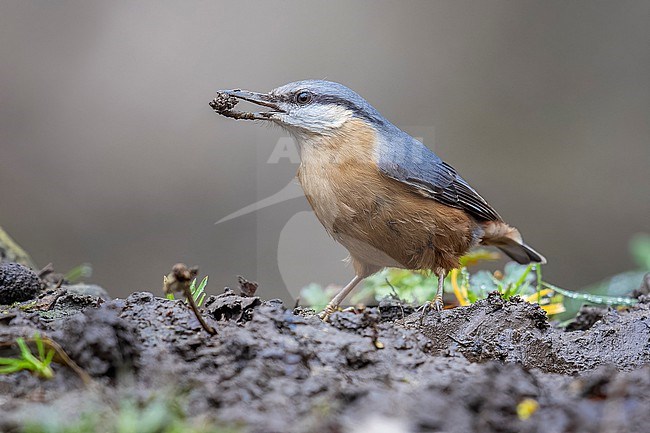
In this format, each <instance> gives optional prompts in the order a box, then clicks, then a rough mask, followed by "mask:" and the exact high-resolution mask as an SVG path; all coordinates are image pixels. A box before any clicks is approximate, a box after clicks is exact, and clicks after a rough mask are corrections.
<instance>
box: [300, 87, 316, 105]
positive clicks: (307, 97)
mask: <svg viewBox="0 0 650 433" xmlns="http://www.w3.org/2000/svg"><path fill="white" fill-rule="evenodd" d="M313 97H314V95H312V94H311V92H307V91H306V90H305V91H302V92H298V93H297V94H296V102H297V103H298V104H300V105H306V104H309V103H310V102H311V100H312V99H313Z"/></svg>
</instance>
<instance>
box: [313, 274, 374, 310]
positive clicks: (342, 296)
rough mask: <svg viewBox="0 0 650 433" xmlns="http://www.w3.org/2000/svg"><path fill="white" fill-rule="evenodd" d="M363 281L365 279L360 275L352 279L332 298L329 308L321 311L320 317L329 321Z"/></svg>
mask: <svg viewBox="0 0 650 433" xmlns="http://www.w3.org/2000/svg"><path fill="white" fill-rule="evenodd" d="M361 280H363V277H360V276H358V275H355V276H354V278H352V281H350V282H349V283H348V284H347V285H346V286H345V287H343V288H342V289H341V291H340V292H338V293H337V294H336V296H334V297H333V298H332V300H331V301H330V303H329V304H327V307H325V309H324V310H323V311H321V312H320V313H319V314H318V317H320V318H321V319H323V320H327V319H328V317H329V315H330V314H332V313H333V312H334V311H335V310H336V309H337V308H338V307H339V305H340V304H341V302H343V299H345V297H346V296H348V294H349V293H350V292H351V291H352V289H354V288H355V287H356V285H357V284H359V283H360V282H361Z"/></svg>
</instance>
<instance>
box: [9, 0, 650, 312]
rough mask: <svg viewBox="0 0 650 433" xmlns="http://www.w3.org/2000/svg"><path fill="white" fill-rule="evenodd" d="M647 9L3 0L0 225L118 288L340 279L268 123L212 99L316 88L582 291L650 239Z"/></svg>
mask: <svg viewBox="0 0 650 433" xmlns="http://www.w3.org/2000/svg"><path fill="white" fill-rule="evenodd" d="M649 22H650V2H648V1H617V2H593V1H572V2H566V1H541V0H540V1H523V0H522V1H516V2H513V1H456V0H454V1H451V0H450V1H399V2H398V1H395V2H380V1H357V2H348V1H332V0H328V1H309V2H308V1H265V2H262V1H259V2H257V1H255V2H252V1H251V2H246V1H238V2H231V1H192V2H190V1H186V2H177V1H138V2H127V1H115V2H107V1H89V0H78V1H40V2H37V1H26V0H15V1H12V0H3V1H2V2H1V3H0V59H1V60H0V65H1V69H0V225H2V226H3V227H4V228H5V229H6V230H7V231H8V232H9V233H10V234H11V235H12V236H13V237H14V238H15V239H16V240H17V241H18V242H19V243H20V244H22V246H24V247H25V248H26V249H27V250H28V251H29V252H30V253H31V254H32V256H33V257H34V259H35V260H36V261H37V262H38V263H39V264H40V265H44V264H46V263H48V262H53V263H54V265H55V267H56V268H57V269H58V270H59V271H65V270H67V269H69V268H72V267H74V266H75V265H78V264H80V263H83V262H90V263H91V264H92V265H93V267H94V270H95V273H94V276H93V278H92V280H93V281H95V282H97V283H99V284H102V285H104V286H105V287H106V288H107V289H108V290H109V291H110V292H111V293H112V294H113V295H116V296H118V295H119V296H124V295H126V294H128V293H130V292H132V291H135V290H142V289H147V290H154V291H158V290H159V288H160V286H161V281H162V275H163V274H164V273H166V272H167V271H168V270H169V268H170V267H171V265H172V264H173V263H175V262H178V261H183V262H186V263H188V264H192V265H194V264H196V265H199V266H200V268H201V271H202V273H203V274H209V275H210V284H209V288H210V290H209V291H211V292H218V291H220V290H221V288H222V287H223V286H224V285H234V284H235V282H236V275H238V274H242V275H245V276H246V277H248V278H250V279H256V280H259V281H260V283H261V284H262V296H264V297H267V298H269V297H282V298H284V299H285V300H290V299H291V298H292V297H294V296H295V294H296V293H297V290H298V289H299V286H301V285H303V284H306V283H307V282H309V281H316V282H319V283H322V284H328V283H339V284H342V283H345V282H347V279H348V277H349V275H350V270H349V269H346V268H345V267H344V265H343V264H342V263H341V262H340V259H342V258H343V257H344V256H345V254H344V251H343V250H342V249H340V248H339V247H337V246H336V245H334V244H333V243H332V242H331V241H330V240H329V239H327V238H326V236H325V235H324V233H323V231H322V229H321V228H320V227H319V226H318V224H317V222H316V221H315V218H314V217H313V215H312V214H311V213H309V212H308V210H309V208H308V205H307V203H306V201H305V200H304V198H302V197H300V198H295V199H292V200H289V201H286V202H283V203H281V204H276V205H274V206H269V207H267V208H265V209H261V210H259V211H258V212H255V213H251V214H248V215H246V216H243V217H241V218H237V219H234V220H231V221H228V222H225V223H222V224H218V225H215V224H214V223H215V221H217V220H219V219H221V218H223V217H224V216H226V215H228V214H230V213H232V212H235V211H237V210H238V209H240V208H243V207H244V206H247V205H249V204H251V203H255V202H256V201H258V200H260V199H263V198H265V197H268V196H271V195H273V194H275V193H277V192H278V191H280V190H282V188H284V187H285V186H286V185H287V184H289V183H290V182H291V180H292V178H293V177H294V175H295V171H296V168H297V166H296V164H295V163H294V162H292V161H291V158H280V159H279V160H277V163H275V164H272V163H269V162H268V161H269V158H270V156H271V154H272V152H273V150H274V148H275V147H276V146H277V144H278V143H279V140H281V139H282V137H283V136H284V135H283V133H282V131H280V130H278V129H274V128H265V127H261V126H258V125H255V124H253V123H248V122H235V121H232V120H228V119H224V118H222V117H219V116H217V115H215V114H214V113H213V112H212V111H211V110H210V109H209V107H208V105H207V103H208V101H209V100H210V99H211V98H212V97H213V94H214V92H215V91H216V90H217V89H223V88H233V87H243V88H248V89H252V90H260V91H266V90H270V89H271V88H273V87H276V86H278V85H281V84H284V83H286V82H289V81H294V80H298V79H305V78H326V79H330V80H333V81H339V82H341V83H344V84H346V85H348V86H349V87H351V88H353V89H354V90H356V91H357V92H359V93H360V94H361V95H363V96H364V97H365V98H366V99H368V100H369V101H370V103H371V104H373V105H374V106H375V107H376V108H377V109H378V110H379V111H380V112H382V113H383V114H384V116H386V117H387V118H388V119H390V120H391V121H393V122H394V123H395V124H396V125H398V126H400V127H402V128H403V129H405V130H407V131H408V132H411V133H412V134H413V135H417V136H420V137H422V138H423V141H424V142H425V144H427V145H429V146H430V147H431V148H433V149H435V151H436V152H437V153H438V154H439V155H440V156H441V157H442V158H443V159H445V160H446V161H447V162H449V163H451V164H452V165H453V166H455V167H456V168H457V169H458V170H459V171H460V172H461V173H462V174H463V176H464V177H465V178H466V179H467V180H469V181H470V183H471V184H472V185H473V186H474V187H475V188H476V189H477V190H478V191H479V192H480V193H481V194H482V195H484V196H485V197H486V198H487V199H488V200H489V201H490V202H491V203H492V204H493V205H494V206H495V207H496V208H497V209H498V210H499V212H500V213H501V214H502V215H503V216H504V217H505V218H506V220H508V221H509V222H511V223H512V224H513V225H515V226H517V227H518V228H519V229H520V230H521V231H522V232H523V233H524V235H525V238H526V240H527V241H528V242H529V243H530V244H531V245H533V246H534V247H535V248H536V249H538V250H539V251H541V252H542V253H544V254H545V255H546V256H547V257H548V259H549V264H548V265H547V266H546V267H545V276H546V279H547V280H549V281H551V282H553V283H556V284H558V285H561V286H564V287H566V288H577V287H580V286H582V285H585V284H588V283H591V282H593V281H596V280H598V279H600V278H602V277H604V276H607V275H610V274H613V273H616V272H619V271H621V270H625V269H628V268H630V267H632V263H631V260H630V258H629V254H628V249H627V244H628V240H629V238H630V237H631V236H632V235H633V234H634V233H637V232H642V231H650V218H649V216H650V194H649V188H648V186H649V185H650V174H649V173H650V170H649V164H650V43H649V41H650V25H648V23H649Z"/></svg>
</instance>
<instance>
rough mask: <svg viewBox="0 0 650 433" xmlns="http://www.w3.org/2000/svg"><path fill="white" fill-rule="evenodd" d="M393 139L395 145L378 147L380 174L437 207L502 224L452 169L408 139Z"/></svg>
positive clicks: (495, 214)
mask: <svg viewBox="0 0 650 433" xmlns="http://www.w3.org/2000/svg"><path fill="white" fill-rule="evenodd" d="M404 135H406V134H404ZM394 138H397V140H396V141H397V142H393V143H391V144H390V145H389V144H388V143H385V144H383V145H380V146H381V149H380V151H379V158H378V168H379V170H380V172H381V173H383V174H384V175H385V176H388V177H390V178H392V179H395V180H398V181H400V182H402V183H404V184H406V185H409V186H410V187H412V188H414V189H415V190H416V191H417V192H418V193H420V194H422V195H424V196H426V197H430V198H432V199H433V200H436V201H437V202H439V203H442V204H445V205H447V206H451V207H454V208H457V209H462V210H464V211H466V212H467V213H469V214H470V215H472V216H473V217H474V218H476V219H478V220H481V221H501V217H500V216H499V214H498V213H497V211H496V210H494V208H493V207H492V206H490V205H489V204H488V202H487V201H485V199H484V198H483V197H481V196H480V195H479V194H478V193H477V192H476V191H475V190H474V189H473V188H472V187H471V186H470V185H469V184H468V183H467V182H466V181H465V179H463V178H462V177H460V175H459V174H458V173H457V172H456V170H455V169H454V168H453V167H452V166H450V165H449V164H447V163H445V162H444V161H442V160H441V159H440V158H439V157H438V156H437V155H436V154H434V153H433V152H431V151H430V150H429V149H428V148H427V147H426V146H424V145H423V144H422V143H420V142H419V141H417V140H415V139H413V138H411V137H410V136H400V137H394Z"/></svg>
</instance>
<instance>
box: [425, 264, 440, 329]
mask: <svg viewBox="0 0 650 433" xmlns="http://www.w3.org/2000/svg"><path fill="white" fill-rule="evenodd" d="M435 274H436V277H438V289H437V290H436V296H434V297H433V300H431V301H429V302H427V303H426V304H424V306H423V307H422V314H421V315H420V325H422V322H423V321H424V317H425V316H426V315H427V314H428V313H429V310H434V311H442V309H443V307H444V305H445V304H444V302H443V300H442V291H443V289H444V287H445V275H446V272H445V270H444V269H441V270H438V271H436V272H435Z"/></svg>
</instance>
